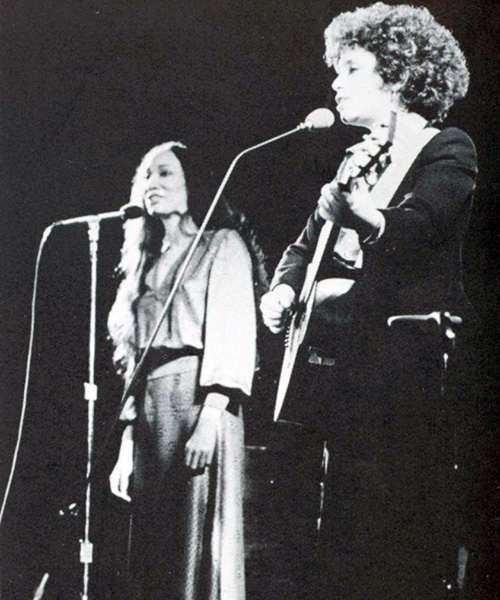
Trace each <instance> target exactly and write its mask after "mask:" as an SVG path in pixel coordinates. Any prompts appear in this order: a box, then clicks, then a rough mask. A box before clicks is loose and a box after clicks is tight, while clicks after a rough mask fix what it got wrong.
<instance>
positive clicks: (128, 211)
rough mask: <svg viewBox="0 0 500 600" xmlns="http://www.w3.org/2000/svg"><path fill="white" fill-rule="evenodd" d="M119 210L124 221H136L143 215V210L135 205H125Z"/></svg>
mask: <svg viewBox="0 0 500 600" xmlns="http://www.w3.org/2000/svg"><path fill="white" fill-rule="evenodd" d="M120 210H121V211H122V213H123V217H124V218H125V219H137V218H138V217H142V215H143V214H144V210H143V209H142V208H141V207H140V206H137V204H125V206H122V207H121V208H120Z"/></svg>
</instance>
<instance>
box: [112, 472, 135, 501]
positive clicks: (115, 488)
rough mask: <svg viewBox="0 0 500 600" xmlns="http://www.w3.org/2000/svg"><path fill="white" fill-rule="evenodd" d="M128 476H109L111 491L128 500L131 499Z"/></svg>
mask: <svg viewBox="0 0 500 600" xmlns="http://www.w3.org/2000/svg"><path fill="white" fill-rule="evenodd" d="M128 480H129V479H128V477H124V478H122V477H120V476H117V475H115V476H113V475H110V477H109V484H110V485H109V487H110V488H111V492H112V494H113V495H114V496H117V497H118V498H122V500H126V501H127V502H130V501H131V498H130V496H129V495H128V493H127V491H128Z"/></svg>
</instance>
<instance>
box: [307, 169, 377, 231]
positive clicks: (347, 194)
mask: <svg viewBox="0 0 500 600" xmlns="http://www.w3.org/2000/svg"><path fill="white" fill-rule="evenodd" d="M318 211H319V215H320V216H321V217H322V218H323V219H325V221H332V222H333V223H335V224H336V225H338V226H339V227H348V228H350V229H355V230H356V231H357V232H358V234H359V237H360V239H361V240H364V239H365V238H367V237H368V236H370V235H371V234H373V233H374V232H375V231H378V230H379V229H380V227H381V226H382V223H383V219H384V217H383V216H382V213H381V212H380V211H379V210H377V209H376V208H375V206H374V205H373V202H372V201H371V199H370V195H369V191H368V187H367V186H366V184H365V183H364V181H363V180H357V181H356V182H354V184H353V185H352V186H351V189H350V190H346V187H345V186H344V185H342V184H341V183H339V182H337V180H334V181H332V182H331V183H327V184H326V185H324V186H323V187H322V188H321V196H320V197H319V200H318Z"/></svg>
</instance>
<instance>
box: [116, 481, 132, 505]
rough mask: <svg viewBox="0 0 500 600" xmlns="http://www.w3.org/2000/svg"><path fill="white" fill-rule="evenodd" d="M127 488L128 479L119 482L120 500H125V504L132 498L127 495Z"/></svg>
mask: <svg viewBox="0 0 500 600" xmlns="http://www.w3.org/2000/svg"><path fill="white" fill-rule="evenodd" d="M128 487H129V478H128V477H127V478H123V479H122V480H121V481H120V494H119V496H120V498H122V499H123V500H125V501H126V502H130V501H131V500H132V498H131V497H130V496H129V495H128Z"/></svg>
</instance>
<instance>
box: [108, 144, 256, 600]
mask: <svg viewBox="0 0 500 600" xmlns="http://www.w3.org/2000/svg"><path fill="white" fill-rule="evenodd" d="M184 162H186V163H187V162H188V159H187V150H186V148H185V146H184V145H183V144H181V143H179V142H168V143H164V144H161V145H159V146H156V147H154V148H153V149H152V150H150V151H149V152H148V153H147V154H146V156H145V157H144V159H143V160H142V162H141V164H140V165H139V167H138V169H137V172H136V174H135V177H134V180H133V185H132V192H131V203H135V204H138V205H140V206H142V207H143V208H144V210H145V216H144V217H140V218H139V219H136V220H130V221H128V222H126V223H125V225H124V229H125V239H124V244H123V248H122V259H121V263H120V267H119V268H120V271H121V274H122V277H123V279H122V281H121V284H120V286H119V289H118V292H117V295H116V300H115V302H114V305H113V307H112V309H111V312H110V314H109V320H108V326H109V332H110V336H111V339H112V341H113V345H114V361H115V365H116V367H117V369H118V370H119V372H121V373H122V374H123V375H124V377H125V380H126V381H127V378H129V377H130V376H131V373H132V371H133V369H134V367H135V364H136V362H137V359H138V357H139V356H140V354H141V352H142V351H143V350H144V348H145V346H146V344H147V342H148V340H149V337H150V335H151V333H152V331H153V328H154V326H155V324H156V321H157V318H158V316H159V314H160V312H161V310H162V308H163V304H164V302H165V300H166V298H167V296H168V295H169V292H170V290H171V288H172V285H173V282H174V280H175V277H176V274H177V271H178V269H179V267H180V265H181V264H182V262H183V259H184V257H185V256H186V254H187V252H188V250H189V247H190V245H191V242H192V241H193V238H194V236H195V234H196V232H197V225H196V222H195V220H194V219H193V217H192V212H193V211H192V210H191V206H193V205H194V204H195V203H196V202H197V200H198V199H197V198H196V197H192V196H191V194H189V197H188V185H189V180H188V174H187V173H186V171H185V169H184V168H183V164H184ZM253 271H256V272H257V273H258V272H259V270H258V269H253V267H252V259H251V256H250V253H249V251H248V248H247V245H246V244H245V243H244V242H243V240H242V238H241V237H240V235H239V234H238V232H237V231H236V230H235V229H230V228H221V229H217V230H214V229H210V230H207V231H206V232H205V233H204V234H203V236H202V238H201V241H200V244H199V246H198V247H197V249H196V251H195V252H194V255H193V257H192V260H191V262H190V264H189V267H188V269H187V272H186V274H185V276H184V278H183V282H182V284H181V286H180V287H179V290H178V292H177V294H176V295H175V296H174V299H173V303H172V305H171V307H170V310H169V312H168V313H167V315H166V318H165V319H164V321H163V323H162V325H161V327H160V329H159V332H158V334H157V335H156V337H155V340H154V343H153V346H152V349H151V352H150V354H149V355H148V358H147V359H146V368H145V372H144V374H143V376H142V377H140V384H137V385H136V386H135V390H134V393H133V396H132V397H131V398H129V400H128V401H127V403H126V405H125V407H124V409H123V412H122V415H121V419H122V421H124V430H123V436H122V442H121V447H120V451H119V457H118V460H117V463H116V466H115V468H114V469H113V472H112V474H111V476H110V485H111V490H112V492H113V493H114V494H116V495H117V496H119V497H121V498H123V499H124V500H127V501H130V500H131V499H133V501H134V533H133V549H132V564H133V573H134V578H133V579H134V581H135V582H136V584H137V591H138V594H139V596H140V597H141V598H148V599H152V598H158V599H159V598H162V599H167V598H168V599H169V600H170V599H172V600H174V599H175V600H188V599H189V600H194V599H196V600H201V599H204V600H219V599H221V598H231V599H234V600H238V599H242V598H244V595H245V580H244V562H243V561H244V549H243V520H242V491H241V490H242V468H243V421H242V409H241V402H242V401H243V400H244V398H245V397H248V396H249V395H250V393H251V389H252V380H253V375H254V371H255V364H256V349H255V348H256V339H255V338H256V333H255V332H256V317H255V300H254V287H255V286H254V283H253V279H254V278H253ZM263 272H264V271H263V270H262V268H261V270H260V273H261V274H262V273H263ZM132 475H133V485H132Z"/></svg>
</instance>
